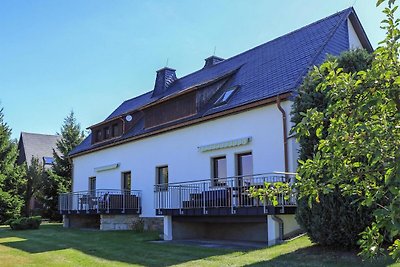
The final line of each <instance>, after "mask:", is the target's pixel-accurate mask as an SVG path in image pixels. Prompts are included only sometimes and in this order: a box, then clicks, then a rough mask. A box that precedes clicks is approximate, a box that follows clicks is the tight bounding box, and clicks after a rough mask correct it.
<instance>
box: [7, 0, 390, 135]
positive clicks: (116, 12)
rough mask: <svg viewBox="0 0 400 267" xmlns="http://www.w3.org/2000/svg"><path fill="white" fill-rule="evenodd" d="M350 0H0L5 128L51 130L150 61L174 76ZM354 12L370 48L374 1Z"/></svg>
mask: <svg viewBox="0 0 400 267" xmlns="http://www.w3.org/2000/svg"><path fill="white" fill-rule="evenodd" d="M353 3H354V0H336V1H322V0H289V1H278V0H274V1H272V0H268V1H267V0H265V1H257V0H252V1H247V0H246V1H245V0H241V1H237V0H202V1H194V0H193V1H184V0H169V1H166V0H160V1H133V0H126V1H125V0H118V1H111V0H109V1H104V0H91V1H90V0H85V1H77V0H76V1H75V0H59V1H54V0H49V1H46V0H25V1H22V0H2V1H0V102H1V103H0V105H1V106H2V107H3V108H4V113H5V120H6V122H7V123H8V124H9V125H10V126H11V128H12V129H13V137H14V138H18V137H19V133H20V132H21V131H25V132H37V133H47V134H55V133H56V132H58V131H59V129H60V127H61V124H62V122H63V119H64V118H65V117H66V116H67V114H68V113H69V111H70V110H71V109H73V110H74V112H75V114H76V117H77V119H78V121H79V122H80V123H81V126H82V127H83V128H86V127H88V126H90V125H92V124H95V123H97V122H100V121H102V120H103V119H105V118H106V117H107V116H108V115H109V114H110V113H111V112H112V111H113V110H114V109H115V108H116V107H117V106H118V105H119V104H120V103H122V102H123V101H124V100H126V99H129V98H132V97H134V96H137V95H140V94H142V93H144V92H147V91H149V90H152V88H153V85H154V80H155V73H156V70H158V69H160V68H162V67H164V66H165V64H166V61H167V59H168V62H169V63H168V66H169V67H172V68H175V69H176V70H177V75H178V77H181V76H184V75H186V74H188V73H191V72H193V71H195V70H197V69H199V68H201V67H202V66H203V64H204V59H205V58H206V57H208V56H210V55H212V54H213V51H214V47H216V55H217V56H220V57H223V58H228V57H231V56H233V55H235V54H238V53H240V52H243V51H245V50H248V49H250V48H252V47H254V46H257V45H259V44H262V43H265V42H267V41H269V40H271V39H273V38H275V37H278V36H280V35H283V34H285V33H288V32H290V31H292V30H295V29H297V28H299V27H302V26H304V25H306V24H309V23H311V22H313V21H316V20H318V19H320V18H323V17H326V16H328V15H330V14H332V13H335V12H337V11H340V10H342V9H344V8H346V7H349V6H351V5H352V4H353ZM354 7H355V9H356V12H357V14H358V16H359V18H360V20H361V22H362V24H363V26H364V28H365V30H366V32H367V34H368V36H369V38H370V41H371V43H372V45H373V46H374V47H376V46H377V43H378V42H379V41H381V40H382V39H383V37H384V32H383V31H382V30H381V29H380V28H379V23H380V21H381V20H382V19H383V15H382V14H381V12H380V9H381V8H379V9H378V8H376V7H375V1H364V0H358V1H356V3H355V5H354Z"/></svg>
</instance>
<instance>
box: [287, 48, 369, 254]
mask: <svg viewBox="0 0 400 267" xmlns="http://www.w3.org/2000/svg"><path fill="white" fill-rule="evenodd" d="M372 59H373V55H371V54H369V53H368V52H367V51H365V50H351V51H347V52H344V53H342V54H341V55H340V56H339V57H337V58H334V57H330V58H328V61H333V60H337V64H338V67H340V68H343V72H353V73H354V72H357V71H361V70H366V69H368V68H370V66H371V62H372ZM313 72H314V73H313ZM313 74H314V75H313ZM315 74H316V73H315V70H314V71H312V72H310V73H309V74H308V75H307V76H306V77H305V79H304V81H303V84H302V85H301V87H300V89H299V91H298V96H297V97H296V99H295V101H294V105H293V111H292V122H293V123H294V124H296V125H298V124H300V123H302V121H303V118H304V114H305V113H307V111H309V110H311V109H316V110H317V111H319V112H324V113H325V110H326V109H327V108H328V106H329V104H330V102H331V101H332V100H331V98H330V97H329V94H328V90H324V91H321V90H317V87H318V85H319V84H320V83H321V82H322V81H323V77H322V76H321V75H326V73H321V75H315ZM330 123H331V120H330V117H328V116H326V117H324V118H322V124H323V126H324V127H323V129H327V128H328V127H329V125H330ZM307 131H308V132H309V135H307V136H305V135H300V138H299V139H298V141H299V144H300V151H299V152H300V153H299V158H300V160H302V161H304V162H306V161H307V160H310V159H313V158H314V157H315V154H316V152H317V151H318V145H319V142H320V140H321V139H324V138H325V137H326V136H327V134H328V132H327V130H323V131H320V134H319V135H317V132H318V131H317V129H316V128H312V127H309V128H308V129H307ZM298 137H299V136H298ZM330 177H333V174H332V173H329V172H327V171H326V172H318V173H316V174H312V175H311V174H310V175H307V176H304V175H303V177H302V182H305V181H315V183H317V182H318V183H321V182H322V181H326V182H328V181H330V179H331V178H330ZM300 184H301V183H300ZM298 190H299V191H303V195H304V190H301V187H300V188H298ZM308 198H309V195H305V196H304V198H303V199H299V200H298V206H297V214H296V220H297V222H298V223H299V224H300V226H301V227H302V228H303V229H304V230H305V231H306V232H307V234H308V235H309V236H310V238H311V240H312V241H313V242H315V243H319V244H321V245H329V246H344V247H354V246H356V245H357V240H358V239H359V238H360V233H361V232H362V231H363V230H364V229H365V227H366V226H367V225H369V223H370V222H371V219H372V218H371V214H372V211H373V209H372V208H366V207H362V206H361V205H360V203H359V202H354V200H355V198H354V197H351V196H342V194H341V193H340V192H339V191H338V189H336V190H334V191H333V192H331V193H329V194H321V195H320V197H319V199H320V202H319V203H317V202H316V201H313V203H312V206H309V205H308Z"/></svg>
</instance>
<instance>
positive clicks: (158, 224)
mask: <svg viewBox="0 0 400 267" xmlns="http://www.w3.org/2000/svg"><path fill="white" fill-rule="evenodd" d="M141 219H142V220H143V222H144V230H145V231H157V232H160V233H162V232H163V231H164V219H163V217H142V218H141Z"/></svg>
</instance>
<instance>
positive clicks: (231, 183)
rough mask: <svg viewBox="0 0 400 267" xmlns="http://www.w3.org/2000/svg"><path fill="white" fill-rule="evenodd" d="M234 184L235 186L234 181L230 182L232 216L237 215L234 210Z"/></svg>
mask: <svg viewBox="0 0 400 267" xmlns="http://www.w3.org/2000/svg"><path fill="white" fill-rule="evenodd" d="M233 184H234V181H233V180H230V187H231V189H230V190H229V191H230V192H231V214H235V211H234V209H233Z"/></svg>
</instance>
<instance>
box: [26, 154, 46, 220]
mask: <svg viewBox="0 0 400 267" xmlns="http://www.w3.org/2000/svg"><path fill="white" fill-rule="evenodd" d="M24 167H25V176H24V179H25V186H24V201H25V211H24V213H25V216H30V215H32V214H31V213H32V211H31V210H30V201H31V199H32V198H33V197H35V198H38V197H39V195H40V194H41V193H42V192H41V189H42V188H43V186H44V181H45V178H46V177H45V176H46V172H45V170H44V167H43V164H42V163H41V162H40V161H39V159H38V158H37V157H32V159H31V161H30V164H29V165H28V164H25V165H24Z"/></svg>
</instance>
